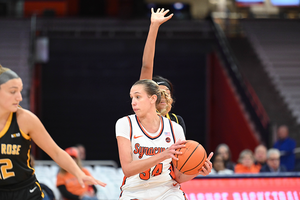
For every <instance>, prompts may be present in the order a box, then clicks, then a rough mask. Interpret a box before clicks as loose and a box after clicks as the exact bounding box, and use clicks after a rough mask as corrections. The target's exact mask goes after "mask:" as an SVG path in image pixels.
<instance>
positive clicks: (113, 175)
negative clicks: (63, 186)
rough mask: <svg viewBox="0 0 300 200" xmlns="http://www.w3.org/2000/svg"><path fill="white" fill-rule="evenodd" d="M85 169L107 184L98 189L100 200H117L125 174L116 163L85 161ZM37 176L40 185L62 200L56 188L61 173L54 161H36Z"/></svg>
mask: <svg viewBox="0 0 300 200" xmlns="http://www.w3.org/2000/svg"><path fill="white" fill-rule="evenodd" d="M83 167H84V168H86V169H88V170H89V172H90V173H91V174H92V176H93V177H94V178H96V179H98V180H101V181H103V182H105V183H107V186H106V187H105V188H103V187H101V186H98V185H97V186H96V187H97V190H98V192H97V197H98V199H99V200H117V199H118V197H119V195H120V186H121V184H122V180H123V176H124V175H123V172H122V169H121V168H118V167H117V164H116V163H115V162H114V161H83ZM34 168H35V174H36V177H37V179H38V181H39V182H40V183H43V184H45V185H47V186H48V187H49V188H50V189H51V190H52V191H53V193H54V194H55V197H56V198H57V200H62V197H61V195H60V193H59V190H58V189H57V188H56V175H57V173H58V171H59V167H58V165H57V164H56V163H55V162H54V161H41V160H37V161H35V167H34Z"/></svg>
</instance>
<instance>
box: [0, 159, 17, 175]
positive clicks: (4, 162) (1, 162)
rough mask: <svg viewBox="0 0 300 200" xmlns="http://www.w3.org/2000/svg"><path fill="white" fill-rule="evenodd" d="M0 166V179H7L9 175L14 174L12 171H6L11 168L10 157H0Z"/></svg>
mask: <svg viewBox="0 0 300 200" xmlns="http://www.w3.org/2000/svg"><path fill="white" fill-rule="evenodd" d="M0 166H1V167H0V172H1V176H0V179H7V178H9V177H12V176H15V173H14V172H8V171H7V170H10V169H12V168H13V164H12V162H11V160H10V159H0Z"/></svg>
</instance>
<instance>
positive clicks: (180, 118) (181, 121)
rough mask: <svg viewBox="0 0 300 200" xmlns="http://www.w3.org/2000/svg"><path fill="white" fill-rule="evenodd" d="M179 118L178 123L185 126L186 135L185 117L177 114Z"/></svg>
mask: <svg viewBox="0 0 300 200" xmlns="http://www.w3.org/2000/svg"><path fill="white" fill-rule="evenodd" d="M176 116H177V118H178V124H180V125H181V126H182V128H183V132H184V135H186V127H185V123H184V120H183V118H182V117H181V116H180V115H176Z"/></svg>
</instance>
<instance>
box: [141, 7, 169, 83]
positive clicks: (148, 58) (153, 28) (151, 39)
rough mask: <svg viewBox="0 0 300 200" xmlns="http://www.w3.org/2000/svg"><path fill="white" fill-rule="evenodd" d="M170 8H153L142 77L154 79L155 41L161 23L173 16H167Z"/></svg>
mask: <svg viewBox="0 0 300 200" xmlns="http://www.w3.org/2000/svg"><path fill="white" fill-rule="evenodd" d="M168 12H169V10H164V9H163V8H162V9H160V8H158V9H157V11H156V12H154V9H153V8H151V24H150V28H149V32H148V36H147V40H146V44H145V47H144V53H143V61H142V62H143V63H142V69H141V75H140V80H141V79H152V76H153V62H154V53H155V42H156V37H157V33H158V28H159V26H160V25H161V24H163V23H164V22H166V21H168V20H169V19H171V18H172V16H173V14H170V15H169V16H167V17H165V15H166V14H167V13H168Z"/></svg>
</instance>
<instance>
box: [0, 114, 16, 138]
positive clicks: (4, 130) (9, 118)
mask: <svg viewBox="0 0 300 200" xmlns="http://www.w3.org/2000/svg"><path fill="white" fill-rule="evenodd" d="M12 116H13V113H10V115H9V117H8V119H7V121H6V124H5V126H4V128H3V129H2V131H0V138H1V137H2V136H3V135H5V133H6V132H7V131H8V129H9V127H10V124H11V121H12Z"/></svg>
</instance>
